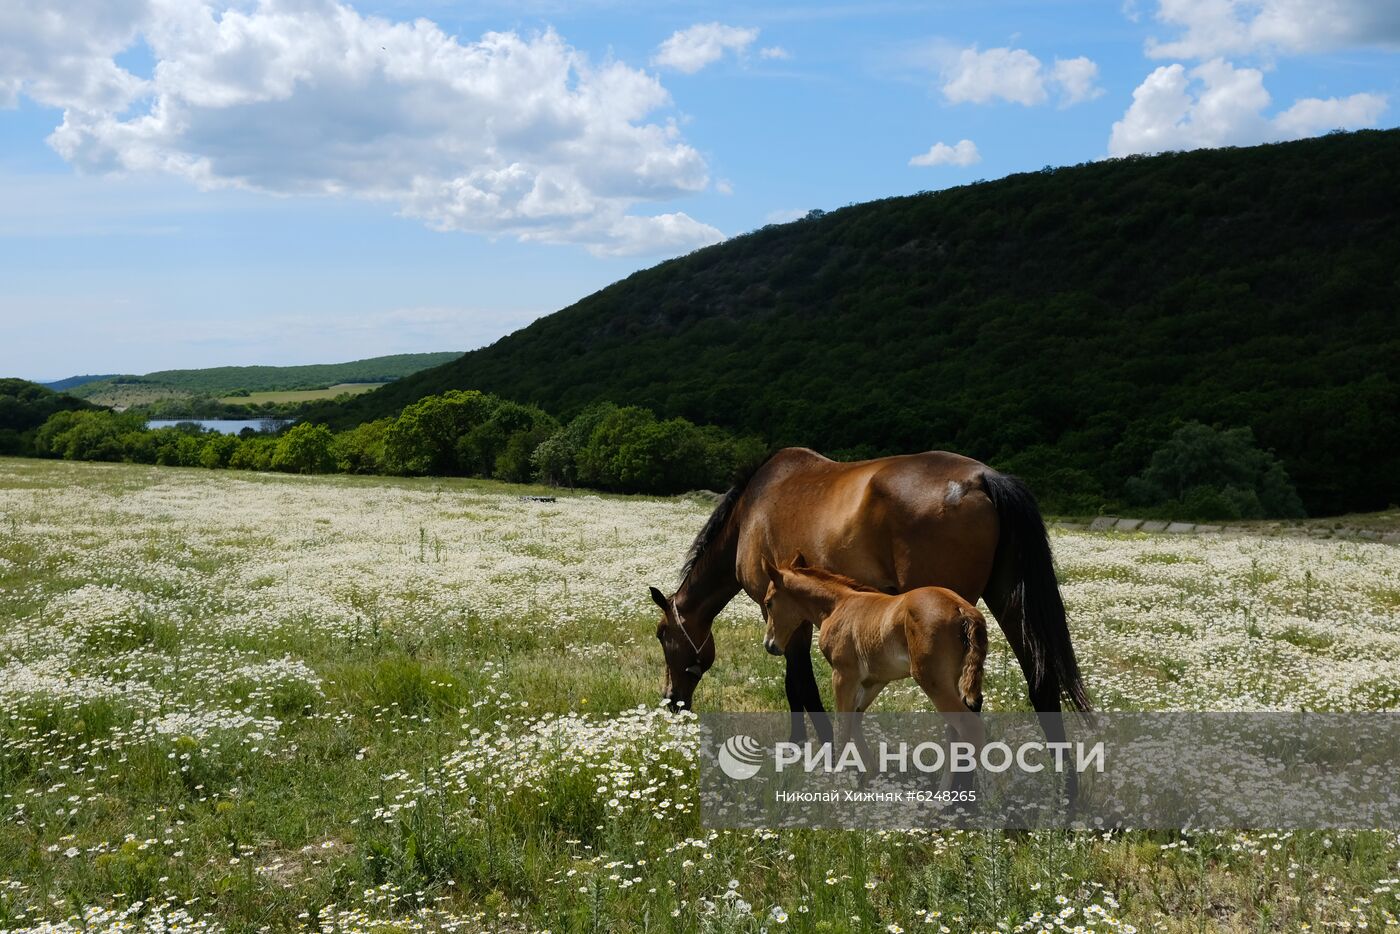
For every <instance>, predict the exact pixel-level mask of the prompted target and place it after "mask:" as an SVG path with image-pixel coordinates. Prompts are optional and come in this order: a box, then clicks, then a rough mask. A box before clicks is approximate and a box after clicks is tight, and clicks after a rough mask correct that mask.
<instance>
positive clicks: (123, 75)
mask: <svg viewBox="0 0 1400 934" xmlns="http://www.w3.org/2000/svg"><path fill="white" fill-rule="evenodd" d="M149 16H150V5H149V3H148V2H147V0H72V2H65V3H63V4H57V3H44V2H41V0H34V2H28V0H18V2H16V0H7V2H5V3H0V107H13V106H15V105H16V104H17V103H18V102H19V95H20V94H21V93H23V94H25V95H27V96H28V97H30V98H32V99H33V100H35V101H38V102H39V103H41V104H47V105H49V106H51V107H80V108H86V109H95V108H105V107H120V106H123V105H124V104H125V103H126V102H127V101H129V100H131V98H132V97H134V96H135V95H137V94H139V93H141V92H142V90H143V89H144V86H145V82H143V81H142V80H141V79H140V78H138V77H136V76H135V75H133V74H131V73H130V72H128V71H126V70H125V69H124V68H121V67H120V66H118V65H117V63H116V62H115V61H113V56H115V55H117V54H118V53H119V52H121V51H122V50H123V49H125V48H127V47H128V46H129V45H131V43H132V42H133V41H134V40H135V38H136V35H137V32H138V30H139V28H140V25H141V24H142V23H143V22H145V21H146V20H147V19H148V18H149Z"/></svg>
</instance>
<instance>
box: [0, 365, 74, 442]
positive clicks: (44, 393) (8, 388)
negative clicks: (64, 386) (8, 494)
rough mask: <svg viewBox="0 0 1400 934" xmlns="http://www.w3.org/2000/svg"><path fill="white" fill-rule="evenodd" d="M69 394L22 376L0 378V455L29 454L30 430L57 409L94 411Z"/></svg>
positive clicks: (31, 435) (61, 410)
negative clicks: (58, 391)
mask: <svg viewBox="0 0 1400 934" xmlns="http://www.w3.org/2000/svg"><path fill="white" fill-rule="evenodd" d="M96 408H97V407H96V406H95V405H93V404H92V403H90V402H84V401H83V400H82V399H75V398H74V397H73V396H71V395H66V394H63V393H57V392H54V391H53V390H52V389H49V388H48V387H46V386H41V385H39V384H38V383H31V382H29V381H28V380H24V379H13V378H8V377H7V378H4V379H0V454H30V453H32V448H33V442H34V432H35V431H36V430H37V429H38V428H39V426H40V425H42V424H44V422H46V421H48V419H49V416H51V415H54V414H56V413H58V412H75V411H86V410H95V409H96Z"/></svg>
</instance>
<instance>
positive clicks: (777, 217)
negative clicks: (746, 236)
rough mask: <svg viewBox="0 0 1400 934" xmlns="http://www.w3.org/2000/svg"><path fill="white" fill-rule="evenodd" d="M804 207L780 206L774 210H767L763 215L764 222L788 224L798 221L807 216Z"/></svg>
mask: <svg viewBox="0 0 1400 934" xmlns="http://www.w3.org/2000/svg"><path fill="white" fill-rule="evenodd" d="M807 213H808V211H807V209H806V208H781V209H779V210H776V211H769V212H768V213H767V214H765V215H764V216H763V222H764V223H765V224H790V223H792V222H793V221H800V220H802V218H804V217H806V216H807Z"/></svg>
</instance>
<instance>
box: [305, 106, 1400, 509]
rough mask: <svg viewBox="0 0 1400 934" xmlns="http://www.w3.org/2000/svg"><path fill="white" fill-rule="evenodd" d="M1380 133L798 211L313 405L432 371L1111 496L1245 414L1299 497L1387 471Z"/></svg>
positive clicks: (398, 400)
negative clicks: (1189, 434) (1200, 427)
mask: <svg viewBox="0 0 1400 934" xmlns="http://www.w3.org/2000/svg"><path fill="white" fill-rule="evenodd" d="M1397 270H1400V131H1398V130H1386V131H1366V132H1358V133H1348V134H1332V135H1329V136H1326V137H1322V138H1318V139H1311V140H1304V141H1299V142H1290V143H1283V144H1278V145H1271V146H1259V147H1252V148H1241V149H1219V150H1205V151H1198V152H1190V153H1171V154H1166V155H1161V156H1155V157H1150V158H1146V157H1135V158H1128V159H1116V160H1107V161H1102V162H1095V163H1091V164H1086V165H1079V166H1074V167H1072V168H1062V169H1055V170H1049V169H1047V170H1045V171H1042V172H1034V173H1028V174H1021V175H1013V176H1010V177H1008V178H1004V179H1001V180H999V181H994V182H987V183H979V184H974V185H968V186H964V187H961V188H955V189H950V190H947V191H941V192H934V193H921V194H917V195H912V196H909V197H900V198H890V199H887V200H884V201H877V202H872V203H868V204H859V205H854V206H851V207H848V208H845V209H842V210H839V211H833V212H831V213H828V214H825V215H819V212H814V214H813V215H809V218H808V219H806V220H803V221H797V222H794V223H791V224H784V225H781V226H772V227H766V228H764V229H762V230H759V231H757V232H755V233H752V234H748V235H746V236H741V237H736V238H734V239H732V240H729V241H727V242H725V243H722V244H719V245H717V246H713V247H709V248H707V249H703V250H699V251H696V252H695V253H692V254H690V255H688V256H685V257H682V258H680V259H676V260H672V261H670V262H666V263H662V264H661V265H659V266H656V267H654V268H651V269H648V270H645V271H643V272H638V273H636V274H634V275H632V276H629V277H628V278H627V279H625V280H623V281H621V282H617V283H615V284H613V285H611V286H609V287H607V288H605V289H603V290H602V291H600V292H597V293H595V294H593V295H590V296H588V297H587V298H585V299H583V300H582V301H580V302H578V303H577V304H575V305H573V306H571V307H569V308H566V309H564V310H563V311H560V312H558V313H556V314H553V315H550V316H548V317H546V318H542V319H540V320H538V321H536V322H534V323H533V324H531V325H530V326H528V327H526V328H524V329H522V330H520V331H517V332H516V333H514V334H512V335H510V336H509V337H506V338H503V339H502V340H499V341H497V342H496V343H495V344H493V345H491V346H489V347H486V348H483V349H481V350H477V351H474V352H471V353H468V354H466V355H465V356H463V357H461V358H460V359H458V360H455V361H453V362H451V363H449V364H446V365H444V366H440V367H437V368H434V369H431V370H425V371H424V372H422V373H419V374H416V375H415V376H412V377H409V378H406V379H403V380H400V381H399V382H397V383H394V384H392V385H390V386H386V387H384V388H382V389H379V390H376V391H375V392H371V393H367V394H365V395H363V396H360V397H358V398H356V399H353V400H350V401H348V402H346V403H344V404H339V405H327V406H324V407H321V408H320V409H318V410H317V411H316V412H314V413H313V417H319V418H324V419H327V420H329V421H331V422H332V423H334V424H337V425H341V426H344V425H349V424H353V423H355V422H359V421H364V420H368V419H372V418H376V417H378V416H382V415H386V414H389V413H391V412H394V411H396V410H397V409H399V408H400V407H401V406H403V405H404V404H405V403H407V402H410V401H412V400H414V399H417V398H419V397H421V396H424V395H427V394H431V393H438V392H442V391H444V390H446V389H449V388H478V389H483V390H489V391H491V392H495V393H499V394H501V395H503V396H505V397H507V398H511V399H516V400H518V401H520V402H528V403H535V404H538V405H540V406H542V407H544V408H546V409H547V410H549V411H551V412H552V413H554V414H555V415H558V416H561V417H568V416H569V415H571V414H573V413H575V412H577V411H578V410H580V409H581V408H583V407H585V406H587V405H589V404H590V403H592V402H595V401H597V400H612V401H615V402H618V403H629V404H637V405H643V406H647V407H649V408H652V409H654V410H656V411H657V412H658V413H661V414H666V415H670V414H677V415H683V416H686V417H688V418H690V419H692V420H694V421H697V422H701V423H716V424H720V425H724V426H727V427H729V428H733V429H736V430H739V431H746V432H747V431H752V432H758V433H761V434H762V435H763V436H764V437H765V438H767V439H769V440H770V441H772V442H775V443H797V444H806V445H810V446H813V447H815V448H818V449H820V450H823V451H826V452H828V453H834V454H843V455H846V456H860V455H868V454H877V453H883V452H891V451H917V450H922V449H925V448H947V449H950V450H955V451H961V452H964V453H967V454H970V455H972V456H974V457H978V458H981V459H983V460H986V461H989V462H991V463H992V464H994V465H997V466H999V467H1002V468H1006V469H1011V470H1015V471H1018V472H1020V473H1022V474H1023V475H1025V476H1026V477H1027V478H1028V479H1029V480H1030V481H1031V482H1032V483H1033V485H1034V487H1035V489H1036V490H1037V491H1038V492H1040V493H1041V495H1042V496H1043V497H1045V498H1046V499H1047V500H1049V501H1050V502H1051V503H1052V504H1054V503H1069V504H1085V503H1089V504H1091V503H1093V502H1095V501H1114V500H1119V499H1121V498H1122V497H1123V496H1124V493H1125V483H1126V481H1127V480H1128V478H1130V477H1132V476H1134V475H1135V474H1138V473H1139V472H1141V471H1142V470H1143V469H1144V467H1145V466H1146V465H1147V463H1148V461H1149V459H1150V457H1151V455H1152V453H1153V452H1154V451H1156V450H1157V449H1159V447H1161V445H1162V444H1163V443H1164V441H1165V440H1166V439H1167V438H1168V437H1169V436H1170V435H1171V433H1172V432H1173V430H1174V426H1175V425H1176V424H1177V423H1178V422H1179V421H1180V420H1184V419H1195V420H1200V421H1202V422H1205V423H1208V424H1215V425H1218V426H1220V427H1224V428H1231V427H1249V428H1251V429H1252V430H1253V432H1254V435H1255V437H1256V438H1257V439H1258V441H1259V443H1260V444H1262V445H1263V446H1264V447H1267V448H1272V449H1274V450H1275V451H1276V452H1277V454H1278V455H1279V457H1280V458H1281V459H1282V460H1283V462H1284V464H1285V466H1286V469H1287V471H1288V473H1289V474H1290V476H1291V478H1292V480H1293V482H1294V484H1295V485H1296V487H1297V489H1298V492H1299V494H1300V495H1301V496H1302V499H1303V502H1304V504H1305V505H1306V507H1307V509H1308V510H1309V512H1311V513H1313V514H1315V515H1316V514H1334V513H1339V512H1343V511H1349V510H1358V511H1359V510H1372V509H1378V508H1384V507H1385V506H1387V505H1389V504H1390V503H1393V502H1395V499H1396V497H1397V496H1400V491H1397V488H1396V485H1395V478H1396V477H1400V275H1397Z"/></svg>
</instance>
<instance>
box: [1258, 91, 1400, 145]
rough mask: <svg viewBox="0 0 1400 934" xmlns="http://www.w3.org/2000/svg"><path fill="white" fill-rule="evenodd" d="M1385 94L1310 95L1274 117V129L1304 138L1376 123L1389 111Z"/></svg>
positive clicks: (1292, 137)
mask: <svg viewBox="0 0 1400 934" xmlns="http://www.w3.org/2000/svg"><path fill="white" fill-rule="evenodd" d="M1385 108H1386V99H1385V96H1384V95H1382V94H1353V95H1351V96H1350V97H1328V98H1317V97H1307V98H1303V99H1302V100H1300V101H1298V102H1297V103H1295V104H1294V105H1293V106H1292V107H1290V108H1288V109H1287V110H1285V111H1284V112H1283V113H1281V114H1279V115H1278V116H1276V117H1274V120H1273V124H1274V128H1275V129H1276V130H1277V131H1278V133H1279V135H1280V136H1281V137H1284V138H1287V139H1301V138H1303V137H1305V136H1316V135H1317V134H1319V133H1326V132H1327V131H1329V130H1336V129H1349V130H1354V129H1356V128H1358V127H1368V126H1375V125H1376V124H1377V123H1378V122H1379V121H1380V117H1381V114H1383V113H1385Z"/></svg>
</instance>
